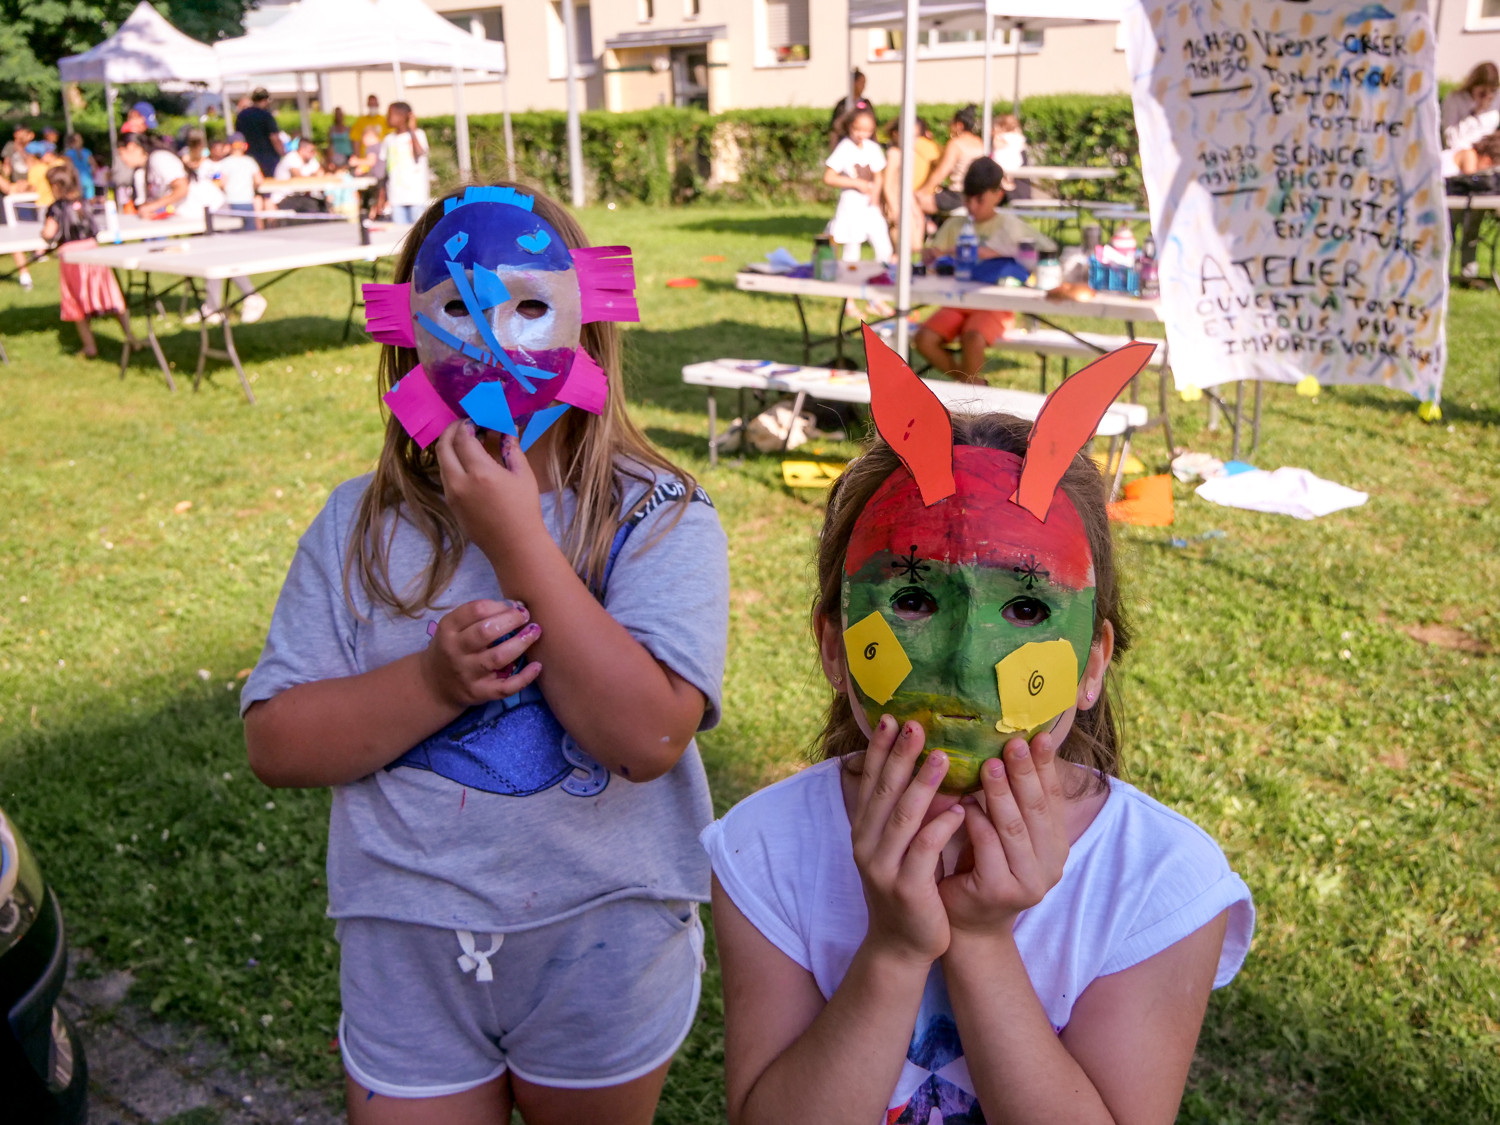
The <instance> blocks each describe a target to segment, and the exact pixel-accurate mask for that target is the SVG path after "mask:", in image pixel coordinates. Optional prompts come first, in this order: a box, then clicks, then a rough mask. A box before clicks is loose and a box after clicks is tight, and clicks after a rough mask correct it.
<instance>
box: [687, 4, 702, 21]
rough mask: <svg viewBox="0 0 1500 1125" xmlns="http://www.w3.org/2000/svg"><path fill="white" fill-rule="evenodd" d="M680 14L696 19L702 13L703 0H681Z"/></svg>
mask: <svg viewBox="0 0 1500 1125" xmlns="http://www.w3.org/2000/svg"><path fill="white" fill-rule="evenodd" d="M682 14H683V16H685V17H686V18H687V19H690V20H695V19H697V18H698V17H699V16H701V15H702V14H703V0H682Z"/></svg>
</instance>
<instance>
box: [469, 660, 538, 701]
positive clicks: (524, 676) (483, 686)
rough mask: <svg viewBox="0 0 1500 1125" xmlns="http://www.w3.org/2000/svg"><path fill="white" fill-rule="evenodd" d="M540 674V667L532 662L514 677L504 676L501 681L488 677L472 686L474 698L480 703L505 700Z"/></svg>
mask: <svg viewBox="0 0 1500 1125" xmlns="http://www.w3.org/2000/svg"><path fill="white" fill-rule="evenodd" d="M541 674H542V666H541V665H540V664H538V663H537V662H536V661H534V660H533V661H531V662H530V663H528V664H527V665H526V667H524V668H522V669H521V670H520V671H519V672H517V673H516V674H515V675H514V676H505V677H503V678H501V679H496V678H495V677H493V676H490V677H487V678H485V679H483V680H481V681H480V682H479V683H477V684H475V685H474V688H473V690H474V696H475V698H476V699H477V700H479V701H480V702H482V703H488V702H490V701H491V700H495V699H506V698H509V697H510V696H512V695H515V694H516V693H517V692H519V691H521V690H522V689H523V688H525V687H526V686H527V685H528V684H530V683H532V681H534V680H535V679H536V678H537V677H538V676H540V675H541Z"/></svg>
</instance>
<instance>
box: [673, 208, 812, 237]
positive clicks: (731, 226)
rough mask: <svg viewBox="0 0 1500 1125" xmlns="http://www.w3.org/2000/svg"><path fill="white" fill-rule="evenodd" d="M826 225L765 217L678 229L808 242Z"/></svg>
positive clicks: (708, 221)
mask: <svg viewBox="0 0 1500 1125" xmlns="http://www.w3.org/2000/svg"><path fill="white" fill-rule="evenodd" d="M826 225H827V220H826V219H819V218H815V217H812V216H802V215H776V214H767V215H764V216H757V217H756V218H753V219H744V218H736V219H731V218H720V219H699V220H698V221H697V222H694V223H682V224H680V225H679V226H678V227H677V229H678V230H694V231H705V232H710V233H715V234H748V235H754V236H755V237H757V238H799V239H805V240H806V241H808V242H811V241H812V240H813V239H814V238H816V237H817V236H818V235H820V234H822V233H823V228H824V227H825V226H826Z"/></svg>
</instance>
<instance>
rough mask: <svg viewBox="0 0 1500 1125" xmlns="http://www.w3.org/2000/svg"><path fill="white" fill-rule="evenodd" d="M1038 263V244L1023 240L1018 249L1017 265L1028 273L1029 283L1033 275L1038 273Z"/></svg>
mask: <svg viewBox="0 0 1500 1125" xmlns="http://www.w3.org/2000/svg"><path fill="white" fill-rule="evenodd" d="M1038 261H1039V255H1038V254H1037V251H1036V243H1035V242H1032V241H1031V240H1030V239H1023V240H1022V241H1021V243H1020V244H1019V245H1018V246H1017V247H1016V264H1017V265H1019V266H1020V267H1021V268H1022V269H1023V270H1025V271H1026V274H1027V280H1028V281H1030V280H1031V275H1032V274H1034V273H1036V267H1037V263H1038Z"/></svg>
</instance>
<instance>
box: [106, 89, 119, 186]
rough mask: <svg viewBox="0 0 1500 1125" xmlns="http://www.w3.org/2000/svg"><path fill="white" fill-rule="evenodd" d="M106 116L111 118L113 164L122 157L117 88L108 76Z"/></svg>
mask: <svg viewBox="0 0 1500 1125" xmlns="http://www.w3.org/2000/svg"><path fill="white" fill-rule="evenodd" d="M104 116H105V117H107V118H109V162H110V165H111V166H113V165H115V164H116V163H118V162H119V159H120V138H119V136H118V134H117V133H116V132H115V88H114V85H113V84H112V83H111V82H110V80H109V79H108V78H106V79H105V80H104Z"/></svg>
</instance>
